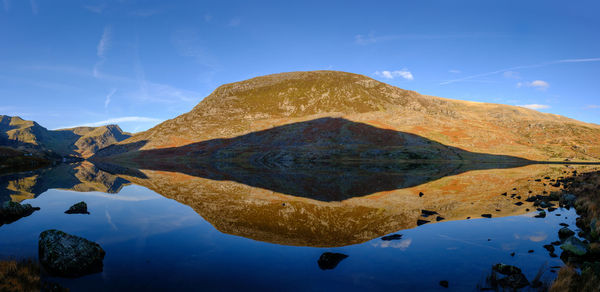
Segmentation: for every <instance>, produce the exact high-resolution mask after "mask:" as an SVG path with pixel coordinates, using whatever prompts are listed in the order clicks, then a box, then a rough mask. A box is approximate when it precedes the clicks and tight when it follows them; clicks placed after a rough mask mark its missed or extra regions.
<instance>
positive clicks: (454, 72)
mask: <svg viewBox="0 0 600 292" xmlns="http://www.w3.org/2000/svg"><path fill="white" fill-rule="evenodd" d="M448 72H450V73H452V74H460V70H448Z"/></svg>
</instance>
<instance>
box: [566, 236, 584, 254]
mask: <svg viewBox="0 0 600 292" xmlns="http://www.w3.org/2000/svg"><path fill="white" fill-rule="evenodd" d="M560 248H561V249H562V250H564V251H568V252H569V253H571V254H573V255H576V256H583V255H585V254H586V253H587V252H588V248H587V246H586V245H585V244H584V243H583V242H582V241H581V240H579V239H578V238H577V237H575V236H571V237H569V238H567V240H565V242H564V243H563V244H562V245H561V246H560Z"/></svg>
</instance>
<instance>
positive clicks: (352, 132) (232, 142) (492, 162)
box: [92, 118, 531, 201]
mask: <svg viewBox="0 0 600 292" xmlns="http://www.w3.org/2000/svg"><path fill="white" fill-rule="evenodd" d="M142 146H143V144H142V143H138V145H137V147H142ZM120 147H121V146H120V145H112V146H109V147H108V148H107V149H106V150H104V151H103V152H102V153H99V154H98V155H96V156H94V157H93V158H92V160H93V161H96V160H100V161H102V160H103V159H102V157H101V155H102V154H106V153H112V152H111V148H113V149H115V150H119V149H120ZM135 153H136V155H135V156H131V155H130V154H129V156H127V157H121V158H122V159H120V162H121V163H123V162H124V164H125V165H129V166H130V167H132V168H141V169H152V170H163V171H177V172H182V173H186V174H189V175H193V176H199V177H204V178H209V179H213V180H231V181H237V182H240V183H243V184H246V185H250V186H255V187H260V188H264V189H269V190H273V191H276V192H279V193H284V194H288V195H293V196H302V197H307V198H311V199H317V200H322V201H341V200H344V199H348V198H351V197H355V196H363V195H368V194H371V193H375V192H380V191H389V190H395V189H400V188H406V187H412V186H416V185H420V184H423V183H426V182H427V181H430V180H436V179H439V178H441V177H444V176H448V175H454V174H458V173H461V172H465V171H469V170H475V169H491V168H510V167H518V166H523V165H525V164H529V163H531V161H528V160H525V159H522V158H517V157H511V156H505V155H490V154H482V153H472V152H468V151H465V150H462V149H458V148H455V147H451V146H446V145H442V144H440V143H437V142H434V141H431V140H428V139H425V138H423V137H420V136H417V135H414V134H408V133H402V132H397V131H393V130H387V129H381V128H377V127H374V126H371V125H367V124H363V123H356V122H352V121H349V120H346V119H342V118H320V119H317V120H312V121H306V122H298V123H293V124H287V125H283V126H279V127H275V128H272V129H268V130H263V131H259V132H254V133H250V134H246V135H242V136H239V137H235V138H231V139H214V140H208V141H204V142H199V143H192V144H188V145H185V146H181V147H174V148H162V149H152V150H141V151H138V152H135ZM435 162H437V163H435ZM100 167H102V166H100ZM408 173H410V174H411V175H407V174H408ZM315 174H319V175H315Z"/></svg>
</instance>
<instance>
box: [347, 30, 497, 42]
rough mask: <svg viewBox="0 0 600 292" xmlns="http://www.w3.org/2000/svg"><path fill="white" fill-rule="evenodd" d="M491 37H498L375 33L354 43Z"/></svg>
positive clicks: (357, 39)
mask: <svg viewBox="0 0 600 292" xmlns="http://www.w3.org/2000/svg"><path fill="white" fill-rule="evenodd" d="M484 36H485V37H489V36H496V35H494V34H485V35H484V34H476V33H464V34H393V35H375V34H374V33H372V32H371V33H368V34H366V35H364V34H357V35H355V36H354V42H355V43H356V44H358V45H369V44H374V43H380V42H387V41H395V40H435V39H460V38H474V37H484Z"/></svg>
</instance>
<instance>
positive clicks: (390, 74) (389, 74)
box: [375, 69, 414, 80]
mask: <svg viewBox="0 0 600 292" xmlns="http://www.w3.org/2000/svg"><path fill="white" fill-rule="evenodd" d="M375 76H378V77H382V78H386V79H394V78H396V77H402V78H404V79H406V80H413V79H414V77H413V75H412V73H410V71H408V69H402V70H395V71H387V70H384V71H376V72H375Z"/></svg>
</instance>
